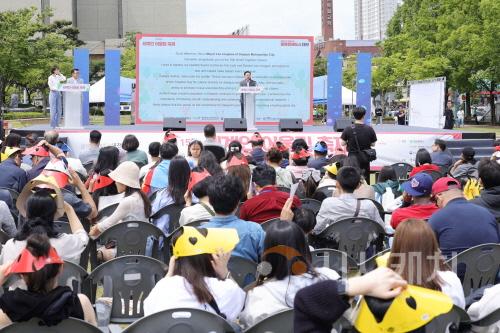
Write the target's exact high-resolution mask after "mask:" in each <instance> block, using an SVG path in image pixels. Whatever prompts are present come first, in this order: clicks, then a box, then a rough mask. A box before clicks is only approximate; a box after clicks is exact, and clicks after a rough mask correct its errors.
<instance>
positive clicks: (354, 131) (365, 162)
mask: <svg viewBox="0 0 500 333" xmlns="http://www.w3.org/2000/svg"><path fill="white" fill-rule="evenodd" d="M365 115H366V110H365V109H364V108H363V107H356V108H354V111H353V116H354V119H355V121H354V125H352V126H350V127H347V128H345V129H344V131H343V132H342V135H341V136H340V139H341V144H342V146H347V151H348V153H349V155H352V156H354V157H356V159H357V160H358V162H359V167H360V168H361V170H362V172H363V175H364V177H365V179H366V182H367V183H368V184H370V159H369V157H368V155H367V154H366V152H364V151H365V150H367V149H370V148H372V147H374V146H375V142H377V135H376V134H375V131H374V130H373V128H372V127H371V126H369V125H365Z"/></svg>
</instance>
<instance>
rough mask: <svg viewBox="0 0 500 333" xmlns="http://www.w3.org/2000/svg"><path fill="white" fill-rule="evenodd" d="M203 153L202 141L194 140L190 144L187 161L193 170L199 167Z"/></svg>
mask: <svg viewBox="0 0 500 333" xmlns="http://www.w3.org/2000/svg"><path fill="white" fill-rule="evenodd" d="M202 151H203V143H201V141H199V140H193V141H191V142H190V143H189V145H188V157H187V160H188V162H189V165H190V166H191V167H192V168H194V167H195V166H197V165H198V160H199V158H200V155H201V152H202Z"/></svg>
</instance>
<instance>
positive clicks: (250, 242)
mask: <svg viewBox="0 0 500 333" xmlns="http://www.w3.org/2000/svg"><path fill="white" fill-rule="evenodd" d="M242 193H243V185H242V184H241V181H240V179H238V178H236V177H234V176H230V175H225V176H218V177H214V179H213V180H212V181H211V182H210V185H209V186H208V198H209V201H210V204H211V205H212V207H213V209H214V212H215V216H214V217H212V218H211V219H210V222H208V223H206V224H204V225H203V226H204V227H205V228H234V229H236V230H237V231H238V236H239V238H240V242H239V243H238V245H237V246H236V248H235V249H234V251H233V253H232V254H233V256H239V257H243V258H246V259H249V260H252V261H253V262H258V261H259V258H260V256H261V254H262V250H263V248H264V236H265V233H264V230H262V227H261V226H260V225H258V224H257V223H254V222H249V221H244V220H242V219H240V218H238V217H237V216H235V215H234V214H235V213H236V210H237V208H238V204H239V202H240V198H241V195H242Z"/></svg>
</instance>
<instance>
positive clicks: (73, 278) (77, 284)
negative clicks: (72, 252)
mask: <svg viewBox="0 0 500 333" xmlns="http://www.w3.org/2000/svg"><path fill="white" fill-rule="evenodd" d="M88 275H89V274H88V273H87V271H86V270H85V269H83V268H82V267H81V266H80V265H77V264H74V263H72V262H69V261H64V265H63V271H62V273H61V275H59V278H58V284H59V285H60V286H68V287H70V288H71V289H72V290H73V291H74V292H77V293H79V294H80V293H82V290H83V289H85V288H84V283H85V281H86V279H87V276H88ZM89 292H90V290H88V288H87V290H85V291H83V293H84V294H86V295H87V296H89Z"/></svg>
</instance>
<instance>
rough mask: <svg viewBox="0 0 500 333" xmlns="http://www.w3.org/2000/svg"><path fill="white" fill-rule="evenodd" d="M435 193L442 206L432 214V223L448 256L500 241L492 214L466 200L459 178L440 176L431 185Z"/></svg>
mask: <svg viewBox="0 0 500 333" xmlns="http://www.w3.org/2000/svg"><path fill="white" fill-rule="evenodd" d="M432 195H433V197H434V198H435V200H436V203H437V206H438V207H439V208H441V209H440V210H439V211H437V212H436V213H434V214H433V215H432V216H431V218H430V219H429V225H430V226H431V227H432V229H433V230H434V232H435V234H436V237H437V240H438V242H439V247H440V249H441V252H443V254H444V255H445V256H446V257H451V256H452V255H453V254H454V253H455V254H457V253H460V252H462V251H464V250H467V249H469V248H471V247H473V246H476V245H480V244H484V243H498V242H500V235H499V231H498V226H497V222H496V221H495V217H494V216H493V214H491V213H490V212H489V211H488V210H487V209H486V208H484V207H481V206H478V205H476V204H474V203H472V202H469V201H467V200H466V199H465V198H464V196H463V193H462V190H461V186H460V183H459V182H458V181H457V180H456V179H454V178H450V177H444V178H440V179H438V180H437V181H436V182H435V183H434V185H432Z"/></svg>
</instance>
